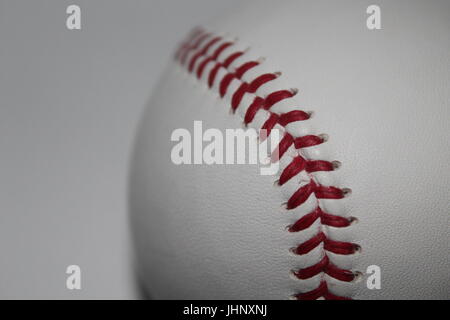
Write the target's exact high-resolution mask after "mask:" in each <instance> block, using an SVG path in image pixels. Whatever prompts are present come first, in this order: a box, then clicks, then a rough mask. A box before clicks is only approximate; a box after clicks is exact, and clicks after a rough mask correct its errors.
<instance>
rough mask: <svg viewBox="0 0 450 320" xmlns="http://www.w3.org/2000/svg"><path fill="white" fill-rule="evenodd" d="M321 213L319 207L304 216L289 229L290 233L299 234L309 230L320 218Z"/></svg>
mask: <svg viewBox="0 0 450 320" xmlns="http://www.w3.org/2000/svg"><path fill="white" fill-rule="evenodd" d="M321 211H322V210H320V208H319V207H317V208H316V209H314V211H312V212H310V213H308V214H306V215H304V216H303V217H301V218H300V219H298V220H297V221H296V222H295V223H294V224H293V225H291V226H290V227H289V229H288V231H289V232H298V231H302V230H305V229H308V228H309V227H310V226H311V225H312V224H313V223H314V222H315V221H316V220H317V219H318V218H320V215H321Z"/></svg>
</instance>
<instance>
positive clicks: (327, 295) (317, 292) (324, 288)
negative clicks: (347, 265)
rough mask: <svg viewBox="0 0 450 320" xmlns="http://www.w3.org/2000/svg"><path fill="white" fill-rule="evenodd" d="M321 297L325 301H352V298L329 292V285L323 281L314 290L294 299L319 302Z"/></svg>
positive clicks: (299, 294)
mask: <svg viewBox="0 0 450 320" xmlns="http://www.w3.org/2000/svg"><path fill="white" fill-rule="evenodd" d="M320 297H323V298H324V299H325V300H351V299H350V298H346V297H340V296H337V295H334V294H332V293H331V292H330V291H329V290H328V285H327V283H326V282H325V281H321V282H320V285H319V286H318V287H317V288H316V289H314V290H311V291H308V292H305V293H298V294H296V295H294V298H295V299H297V300H317V299H319V298H320Z"/></svg>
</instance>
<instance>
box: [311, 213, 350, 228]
mask: <svg viewBox="0 0 450 320" xmlns="http://www.w3.org/2000/svg"><path fill="white" fill-rule="evenodd" d="M320 220H321V222H322V224H324V225H327V226H331V227H335V228H344V227H348V226H349V225H350V224H351V223H352V222H353V221H354V220H355V218H353V217H350V218H348V219H347V218H344V217H340V216H335V215H331V214H328V213H325V212H322V214H321V216H320Z"/></svg>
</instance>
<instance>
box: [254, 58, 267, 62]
mask: <svg viewBox="0 0 450 320" xmlns="http://www.w3.org/2000/svg"><path fill="white" fill-rule="evenodd" d="M256 61H258V62H259V63H263V62H264V61H266V57H259V58H258V59H256Z"/></svg>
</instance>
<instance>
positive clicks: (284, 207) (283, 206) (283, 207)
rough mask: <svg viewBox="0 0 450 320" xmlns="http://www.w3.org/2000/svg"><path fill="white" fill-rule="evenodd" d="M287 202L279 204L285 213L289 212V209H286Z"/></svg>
mask: <svg viewBox="0 0 450 320" xmlns="http://www.w3.org/2000/svg"><path fill="white" fill-rule="evenodd" d="M287 204H288V203H287V202H283V203H282V204H281V208H282V209H284V210H286V211H289V209H288V208H287Z"/></svg>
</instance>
